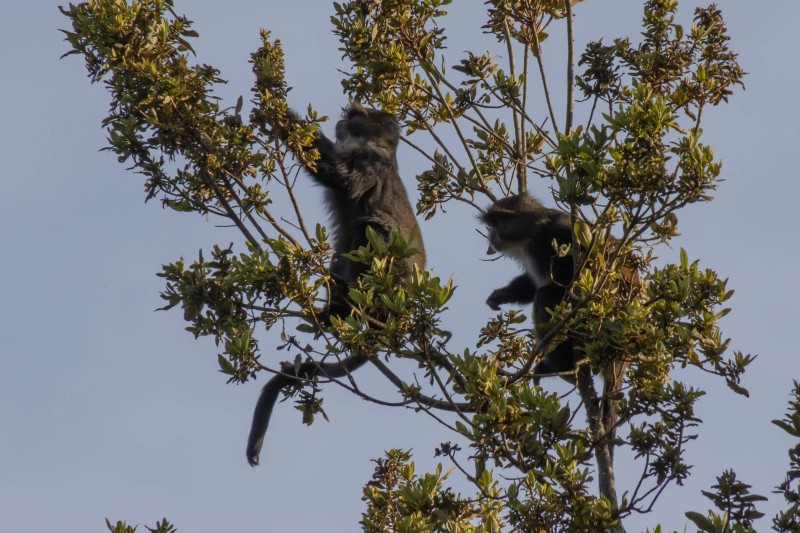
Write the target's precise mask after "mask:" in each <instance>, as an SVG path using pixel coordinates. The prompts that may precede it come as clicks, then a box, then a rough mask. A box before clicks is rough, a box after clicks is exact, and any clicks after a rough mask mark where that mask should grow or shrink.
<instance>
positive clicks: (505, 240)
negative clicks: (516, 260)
mask: <svg viewBox="0 0 800 533" xmlns="http://www.w3.org/2000/svg"><path fill="white" fill-rule="evenodd" d="M543 209H544V207H543V206H542V204H540V203H539V202H538V200H536V199H535V198H533V197H532V196H528V195H526V194H520V195H514V196H509V197H508V198H502V199H500V200H498V201H496V202H495V203H494V204H492V206H491V207H489V209H488V210H487V211H486V212H485V213H482V214H481V216H480V219H481V221H482V222H483V223H484V224H486V226H487V228H488V231H489V234H488V235H487V237H488V238H489V249H488V250H487V251H486V253H488V254H494V253H501V254H504V255H508V256H512V257H517V256H521V255H524V250H523V249H522V247H524V245H525V239H526V238H527V236H528V235H529V234H530V228H531V226H532V225H533V224H535V223H536V218H537V217H538V216H539V215H540V214H541V213H542V211H543Z"/></svg>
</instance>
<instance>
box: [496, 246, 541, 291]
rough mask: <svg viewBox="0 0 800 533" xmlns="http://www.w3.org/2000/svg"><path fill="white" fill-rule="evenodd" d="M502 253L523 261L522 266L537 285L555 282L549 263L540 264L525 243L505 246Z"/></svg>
mask: <svg viewBox="0 0 800 533" xmlns="http://www.w3.org/2000/svg"><path fill="white" fill-rule="evenodd" d="M502 253H503V255H505V256H507V257H512V258H514V259H516V260H517V261H519V262H520V263H522V267H523V268H524V269H525V272H527V273H528V276H530V278H531V280H532V281H533V283H534V285H536V287H544V286H545V285H550V284H551V283H553V280H552V276H551V275H550V269H549V268H548V265H543V264H538V263H537V262H536V261H534V260H533V258H532V257H531V255H530V252H529V251H528V249H527V247H526V246H525V245H524V244H523V243H515V244H514V245H512V246H509V247H507V248H504V249H503V251H502Z"/></svg>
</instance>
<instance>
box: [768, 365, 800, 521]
mask: <svg viewBox="0 0 800 533" xmlns="http://www.w3.org/2000/svg"><path fill="white" fill-rule="evenodd" d="M772 423H773V424H775V425H776V426H778V427H779V428H781V429H782V430H784V431H785V432H786V433H788V434H789V435H791V436H792V437H794V438H795V439H797V444H795V445H794V446H793V447H792V448H791V449H790V450H789V470H788V471H787V472H786V479H785V480H784V482H783V483H781V484H780V485H778V487H777V489H776V490H775V492H777V493H778V494H782V495H783V499H784V500H785V502H786V504H787V505H788V508H787V509H786V510H785V511H782V512H780V513H778V515H777V516H775V517H774V518H773V519H772V526H773V529H775V531H800V383H798V382H797V381H795V382H794V390H793V391H792V400H791V401H790V402H789V410H788V411H787V413H786V416H784V418H783V419H782V420H773V421H772Z"/></svg>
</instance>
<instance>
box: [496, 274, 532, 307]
mask: <svg viewBox="0 0 800 533" xmlns="http://www.w3.org/2000/svg"><path fill="white" fill-rule="evenodd" d="M534 295H536V285H534V284H533V281H532V280H531V278H530V276H528V275H527V274H521V275H519V276H517V277H516V278H514V279H512V280H511V283H509V284H508V285H506V286H505V287H502V288H500V289H495V290H494V291H493V292H492V294H490V295H489V298H487V299H486V305H488V306H489V307H491V308H492V309H494V310H495V311H499V310H500V305H501V304H508V303H518V304H529V303H531V302H532V301H533V297H534Z"/></svg>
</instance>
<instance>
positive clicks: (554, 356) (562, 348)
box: [533, 285, 575, 384]
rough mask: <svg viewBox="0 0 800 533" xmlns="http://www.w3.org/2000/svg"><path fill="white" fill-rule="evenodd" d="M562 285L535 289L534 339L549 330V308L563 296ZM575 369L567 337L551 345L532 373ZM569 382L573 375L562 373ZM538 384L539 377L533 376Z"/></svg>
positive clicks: (551, 372)
mask: <svg viewBox="0 0 800 533" xmlns="http://www.w3.org/2000/svg"><path fill="white" fill-rule="evenodd" d="M564 293H565V290H564V287H561V286H559V285H546V286H544V287H539V288H538V289H537V290H536V295H535V296H534V298H533V322H534V324H535V325H536V340H537V341H541V340H542V338H544V337H545V335H547V333H548V332H549V331H550V329H549V328H548V323H549V322H550V320H551V318H552V316H551V315H550V312H549V311H548V309H549V310H552V309H554V308H555V307H557V306H558V304H560V303H561V300H562V299H563V298H564ZM573 370H575V347H574V344H573V342H572V340H571V339H569V338H567V339H566V340H564V341H563V342H561V343H559V344H558V345H556V346H552V347H551V348H550V350H549V352H548V353H547V355H546V356H545V357H544V359H542V360H541V361H540V362H539V363H538V364H537V365H536V366H535V367H534V369H533V372H534V374H557V373H562V372H570V371H573ZM561 377H562V378H564V379H565V380H567V381H568V382H570V383H573V384H574V383H575V376H573V375H571V374H566V375H562V376H561ZM534 379H535V383H537V384H538V382H539V379H538V378H534Z"/></svg>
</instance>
